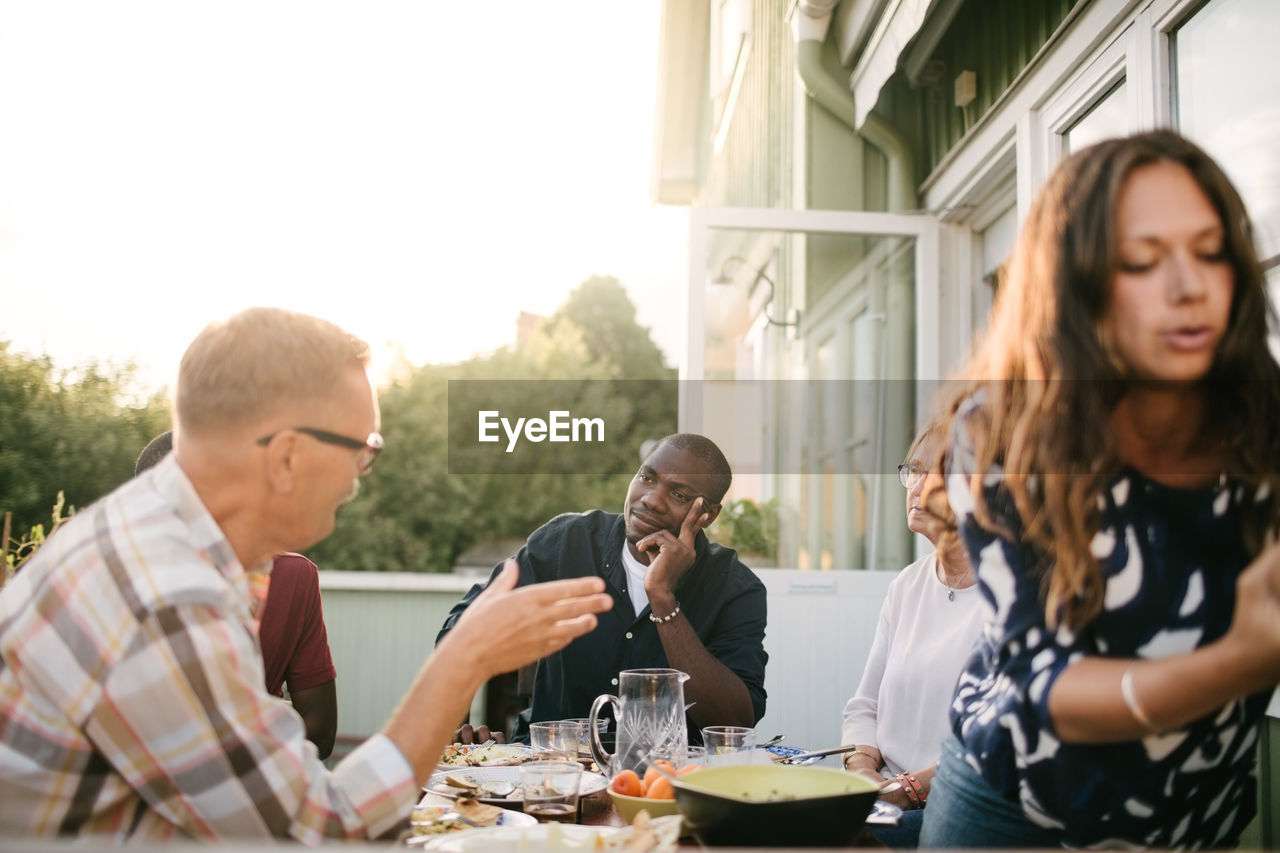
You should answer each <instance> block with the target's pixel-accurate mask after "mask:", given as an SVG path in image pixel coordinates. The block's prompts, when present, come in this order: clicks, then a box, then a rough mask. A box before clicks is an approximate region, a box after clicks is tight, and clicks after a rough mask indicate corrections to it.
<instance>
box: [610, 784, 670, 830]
mask: <svg viewBox="0 0 1280 853" xmlns="http://www.w3.org/2000/svg"><path fill="white" fill-rule="evenodd" d="M609 798H610V799H612V800H613V808H614V811H616V812H617V813H618V817H620V818H622V819H623V820H624V821H626V822H627V824H628V825H630V824H631V822H632V821H634V820H635V819H636V815H638V814H639V813H640V810H641V809H645V810H646V811H648V812H649V817H663V816H665V815H669V814H679V813H680V808H679V806H677V805H676V801H675V800H658V799H650V798H649V797H629V796H627V795H626V794H619V793H618V792H617V791H613V790H610V791H609Z"/></svg>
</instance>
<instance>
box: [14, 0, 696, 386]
mask: <svg viewBox="0 0 1280 853" xmlns="http://www.w3.org/2000/svg"><path fill="white" fill-rule="evenodd" d="M659 7H660V4H659V3H658V0H625V2H605V1H604V0H558V2H555V3H531V2H528V0H488V2H484V3H468V2H464V3H441V2H435V0H412V2H402V0H373V2H370V0H363V2H361V1H360V0H344V1H343V2H324V0H250V2H244V0H218V2H212V1H211V0H210V2H191V1H190V0H155V1H154V2H143V0H113V2H110V3H103V2H101V0H85V1H84V2H70V0H0V338H5V339H8V340H11V341H13V342H14V343H15V345H16V346H17V348H18V349H19V350H22V351H24V352H28V353H33V354H36V353H41V352H48V353H49V354H50V355H52V356H53V357H54V359H55V361H57V363H59V364H61V365H64V366H70V365H71V364H73V363H75V362H79V361H82V360H84V359H86V358H90V357H96V358H99V359H110V360H115V361H121V360H124V359H127V358H134V359H136V360H137V361H138V362H140V363H141V364H142V365H143V366H144V368H145V370H146V377H145V378H146V380H147V381H148V382H149V383H150V384H153V385H160V384H168V383H170V382H171V380H172V376H173V374H174V373H175V372H176V368H177V360H178V358H179V357H180V356H181V353H182V350H183V349H184V348H185V346H186V344H187V343H188V342H189V341H190V340H191V338H192V337H193V336H194V335H195V334H196V333H197V332H198V331H199V330H200V328H201V327H203V326H204V324H205V323H207V322H208V321H209V320H212V319H215V318H218V317H222V316H226V315H227V314H230V313H232V312H234V311H236V310H238V309H240V308H242V307H246V306H249V305H255V304H275V305H283V306H287V307H290V308H296V309H298V310H302V311H307V312H310V313H314V314H319V315H321V316H324V317H328V318H330V319H332V320H334V321H336V322H338V323H340V324H341V325H343V326H345V327H346V328H348V329H350V330H351V331H353V332H355V333H356V334H359V335H360V336H362V337H364V338H365V339H366V340H368V341H369V342H370V343H371V344H373V345H374V347H375V350H382V349H385V348H386V347H387V345H388V343H389V342H394V341H400V342H403V344H404V347H405V351H406V354H407V355H408V357H409V359H410V360H411V361H413V362H414V363H421V362H427V361H451V360H459V359H463V358H466V357H468V356H470V355H472V354H473V353H476V352H478V351H486V350H490V349H494V348H497V347H499V346H502V345H503V344H506V343H509V342H510V341H511V340H512V339H513V337H514V334H515V320H516V316H517V314H518V313H519V312H520V311H521V310H526V311H532V312H535V313H549V312H551V311H553V310H554V309H555V308H556V307H557V306H558V305H559V304H560V303H561V302H562V301H563V300H564V298H565V296H566V295H567V293H568V292H569V291H570V290H571V289H573V287H574V286H576V285H577V284H578V283H579V282H580V281H582V279H584V278H586V277H587V276H588V275H590V274H592V273H601V274H611V275H615V276H617V277H618V278H619V279H621V280H622V282H623V283H624V284H625V285H626V286H627V289H628V291H629V292H630V293H631V296H632V300H633V301H634V302H636V304H637V306H638V308H639V318H640V322H641V323H642V324H644V325H648V326H650V327H651V328H652V330H653V333H654V337H655V339H656V340H657V341H658V343H659V344H660V345H661V346H663V348H664V349H665V350H666V351H667V353H668V356H669V360H670V361H671V362H672V363H674V362H675V360H676V357H677V353H678V349H679V348H680V347H681V346H682V339H683V332H682V329H683V323H684V299H685V297H684V294H685V283H684V277H685V260H684V258H685V246H686V241H687V235H686V228H687V216H686V213H685V211H684V210H682V209H673V208H661V207H654V206H653V205H652V204H651V203H650V201H649V196H648V191H649V174H650V162H651V148H652V139H653V116H654V93H655V87H656V80H657V65H656V63H657V52H658V16H659Z"/></svg>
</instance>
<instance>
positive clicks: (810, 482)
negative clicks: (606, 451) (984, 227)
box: [680, 208, 941, 571]
mask: <svg viewBox="0 0 1280 853" xmlns="http://www.w3.org/2000/svg"><path fill="white" fill-rule="evenodd" d="M690 216H691V233H690V240H689V301H688V315H687V327H688V346H687V352H686V356H685V360H684V363H683V364H682V365H681V379H682V380H685V381H684V382H682V384H681V401H680V423H681V429H682V430H686V431H691V432H704V433H707V434H709V435H712V436H714V437H715V438H716V439H717V441H718V442H719V443H720V444H721V446H722V447H723V448H724V450H725V452H726V454H727V455H728V456H729V459H730V462H731V463H732V464H733V466H734V471H735V486H734V495H735V496H736V497H739V498H744V497H745V498H749V499H751V500H752V501H754V502H756V503H757V504H758V505H759V506H760V507H761V508H762V511H761V516H762V522H761V523H762V526H764V527H765V528H767V530H766V533H768V532H770V531H771V532H772V534H773V535H772V541H771V542H770V545H771V547H772V552H773V553H771V554H765V555H759V556H756V557H755V560H754V562H753V563H752V565H753V566H755V567H760V566H769V565H770V564H772V565H773V566H777V567H780V568H790V569H800V570H815V571H826V570H832V569H867V568H870V569H892V570H897V569H900V568H902V567H903V566H905V565H907V564H908V563H910V562H911V561H912V560H913V559H914V552H915V543H914V537H912V535H911V534H910V533H909V531H907V529H906V527H905V524H904V523H903V519H902V508H903V495H902V491H901V488H900V487H899V485H898V482H897V474H896V466H897V464H898V463H899V462H901V461H902V457H903V454H904V453H905V451H906V449H907V447H908V445H909V444H910V443H911V440H912V438H913V437H914V435H915V432H916V428H917V421H918V419H919V418H920V416H921V415H922V413H924V412H925V410H926V407H927V406H928V405H929V404H930V402H931V399H932V391H933V388H934V387H936V386H935V384H934V382H933V380H936V379H938V378H939V377H940V375H941V361H940V349H939V327H940V320H939V299H938V293H939V284H938V280H939V275H938V266H939V263H938V257H939V249H938V239H939V238H938V233H939V226H938V222H937V220H936V219H935V218H933V217H932V216H928V215H895V214H886V213H868V212H848V211H817V210H769V209H743V208H693V209H692V210H691V212H690ZM921 379H927V380H930V381H927V382H921V381H920V380H921ZM765 538H766V539H768V538H769V537H768V536H766V537H765Z"/></svg>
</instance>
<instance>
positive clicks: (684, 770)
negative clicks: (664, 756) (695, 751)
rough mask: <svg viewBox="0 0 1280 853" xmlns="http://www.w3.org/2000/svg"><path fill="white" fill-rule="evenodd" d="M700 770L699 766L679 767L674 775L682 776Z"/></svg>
mask: <svg viewBox="0 0 1280 853" xmlns="http://www.w3.org/2000/svg"><path fill="white" fill-rule="evenodd" d="M701 769H702V765H701V764H687V765H685V766H684V767H681V768H680V769H679V770H677V771H676V775H677V776H683V775H684V774H686V773H688V772H689V771H690V770H701Z"/></svg>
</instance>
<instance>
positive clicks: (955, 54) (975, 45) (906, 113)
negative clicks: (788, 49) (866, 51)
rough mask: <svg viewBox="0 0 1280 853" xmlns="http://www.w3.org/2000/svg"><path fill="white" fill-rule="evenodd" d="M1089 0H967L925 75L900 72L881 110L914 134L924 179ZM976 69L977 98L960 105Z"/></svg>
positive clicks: (883, 95)
mask: <svg viewBox="0 0 1280 853" xmlns="http://www.w3.org/2000/svg"><path fill="white" fill-rule="evenodd" d="M1080 2H1082V0H968V2H967V3H965V4H964V6H963V8H961V10H960V12H959V13H958V14H957V15H956V17H955V20H954V21H953V22H952V24H951V26H950V27H949V28H948V30H947V32H946V33H945V34H944V35H943V37H942V39H941V40H940V41H939V42H938V45H937V48H936V49H935V50H934V52H933V57H932V60H931V61H930V63H928V64H927V65H926V68H925V71H924V72H922V73H921V75H920V76H919V79H917V80H915V81H910V80H908V79H907V78H906V75H905V74H904V73H903V72H902V71H899V72H898V73H896V74H894V75H893V77H892V78H891V79H890V81H889V83H888V85H886V86H885V89H884V91H883V92H881V94H880V101H879V102H878V103H877V104H876V108H875V112H876V113H877V114H878V115H880V116H882V117H884V118H885V119H886V120H888V121H889V122H890V123H891V124H893V125H894V126H895V127H897V128H899V129H900V130H902V132H903V133H905V134H906V135H907V137H908V138H909V139H910V140H911V144H912V147H913V150H914V154H915V160H916V167H917V168H916V175H917V176H918V178H919V179H920V180H921V181H923V180H924V179H925V178H926V177H927V176H928V175H929V174H931V173H932V172H933V170H934V169H935V168H936V167H937V166H938V164H939V163H940V162H942V159H943V158H944V157H945V156H946V155H947V152H949V151H950V150H951V149H952V148H954V147H955V146H956V145H957V144H958V143H959V142H960V140H961V139H963V138H964V135H965V133H967V132H968V130H969V129H970V128H972V127H973V126H974V125H975V124H976V123H977V122H978V121H979V119H981V118H982V116H984V115H986V113H987V112H988V111H989V110H990V109H991V108H992V107H993V106H994V105H995V104H996V102H997V101H999V99H1000V97H1001V96H1002V95H1004V93H1005V92H1006V91H1008V89H1009V87H1010V86H1011V85H1013V82H1014V80H1016V79H1017V77H1018V75H1019V74H1021V73H1022V71H1023V69H1025V68H1026V67H1027V65H1028V64H1030V62H1031V60H1032V58H1033V57H1034V56H1035V55H1036V51H1038V50H1039V49H1040V48H1041V47H1042V46H1043V45H1044V44H1045V43H1046V42H1047V41H1048V40H1049V38H1050V37H1051V36H1052V35H1053V33H1054V31H1055V30H1056V29H1057V28H1058V26H1059V25H1060V24H1061V23H1062V22H1063V20H1065V19H1066V17H1067V15H1068V14H1069V13H1070V11H1071V9H1072V7H1074V6H1075V5H1076V4H1077V3H1080ZM962 71H973V72H975V73H976V75H977V81H976V82H977V97H976V98H975V99H974V101H973V103H971V104H970V105H969V106H968V108H967V109H961V108H960V107H957V106H956V105H955V80H956V77H957V76H958V75H959V74H960V72H962Z"/></svg>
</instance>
